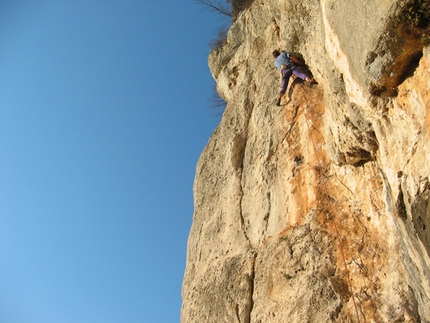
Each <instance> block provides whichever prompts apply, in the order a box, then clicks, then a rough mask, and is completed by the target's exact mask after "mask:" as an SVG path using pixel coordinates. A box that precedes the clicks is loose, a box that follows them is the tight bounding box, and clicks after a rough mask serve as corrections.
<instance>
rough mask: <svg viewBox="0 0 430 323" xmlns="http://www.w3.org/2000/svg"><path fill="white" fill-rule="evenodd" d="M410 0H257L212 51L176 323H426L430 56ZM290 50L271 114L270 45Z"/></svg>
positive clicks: (429, 313)
mask: <svg viewBox="0 0 430 323" xmlns="http://www.w3.org/2000/svg"><path fill="white" fill-rule="evenodd" d="M405 3H406V1H394V0H381V1H378V2H374V1H367V0H366V1H364V2H363V1H355V0H351V1H338V0H336V1H335V0H321V1H318V0H304V1H300V2H297V1H292V0H287V1H284V0H282V1H281V0H255V1H254V2H253V4H252V6H251V7H250V8H249V9H247V10H246V11H245V12H243V13H242V14H241V15H240V16H239V18H238V19H237V21H236V22H235V23H234V24H233V25H232V27H231V29H230V31H229V34H228V39H227V44H226V45H225V46H224V47H223V48H222V49H220V50H218V51H214V52H212V53H211V55H210V57H209V65H210V67H211V71H212V74H213V76H214V78H215V79H216V81H217V86H218V90H219V93H220V95H221V96H223V97H224V98H225V99H226V101H227V102H228V105H227V107H226V109H225V112H224V115H223V118H222V120H221V122H220V125H219V126H218V128H217V129H216V130H215V132H214V134H213V135H212V137H211V138H210V140H209V142H208V145H207V146H206V148H205V150H204V151H203V153H202V155H201V158H200V160H199V162H198V165H197V170H196V179H195V184H194V197H195V213H194V218H193V224H192V228H191V232H190V237H189V242H188V255H187V266H186V272H185V277H184V281H183V293H182V296H183V308H182V313H181V322H182V323H197V322H198V323H203V322H214V323H221V322H226V323H233V322H241V323H259V322H261V323H270V322H300V323H302V322H430V260H429V255H430V233H429V232H430V231H429V230H430V227H429V224H430V223H429V222H430V220H429V214H430V205H429V195H430V193H429V192H430V183H429V176H430V163H429V160H430V147H429V145H430V138H429V129H430V90H429V89H430V78H429V76H430V75H429V74H430V73H429V70H430V69H429V67H430V66H429V64H430V50H429V49H428V48H425V47H423V45H421V44H420V42H419V41H417V40H416V38H414V37H412V36H411V35H405V34H404V33H402V32H400V29H399V28H397V29H396V26H395V23H394V22H395V18H396V16H397V15H398V14H399V12H400V11H399V10H400V9H401V8H402V6H403V5H404V4H405ZM274 49H282V50H287V51H290V52H296V53H299V54H301V55H302V56H303V57H304V59H305V60H306V63H307V64H308V65H309V67H310V70H311V71H312V73H313V74H314V76H315V79H316V80H317V81H318V83H319V84H318V85H312V86H310V85H307V84H303V83H302V82H300V80H299V79H295V80H293V79H291V80H290V86H289V90H288V91H287V94H286V95H285V96H284V98H283V101H282V104H281V106H280V107H277V106H275V98H276V94H277V91H278V87H279V84H280V81H279V75H278V74H279V72H278V71H277V70H276V69H275V68H274V66H273V59H272V57H271V52H272V51H273V50H274Z"/></svg>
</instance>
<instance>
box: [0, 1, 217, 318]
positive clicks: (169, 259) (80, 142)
mask: <svg viewBox="0 0 430 323" xmlns="http://www.w3.org/2000/svg"><path fill="white" fill-rule="evenodd" d="M201 9H202V8H201V7H199V6H197V5H195V4H193V2H192V1H191V0H135V1H131V0H45V1H42V0H41V1H24V0H3V1H1V2H0V323H51V322H52V323H110V322H115V323H133V322H139V323H142V322H143V323H146V322H148V323H157V322H160V323H161V322H162V323H169V322H179V317H180V307H181V295H180V294H181V287H182V279H183V274H184V269H185V259H186V244H187V239H188V233H189V229H190V226H191V221H192V214H193V198H192V185H193V181H194V175H195V166H196V163H197V160H198V157H199V155H200V153H201V152H202V150H203V148H204V146H205V145H206V143H207V141H208V139H209V137H210V135H211V134H212V132H213V131H214V129H215V127H216V126H217V124H218V123H219V119H220V117H219V116H218V117H217V116H216V111H214V110H213V109H211V104H210V102H209V100H208V99H209V98H210V97H211V95H212V89H213V80H212V77H211V75H210V72H209V69H208V67H207V56H208V53H209V50H210V48H209V45H208V43H209V41H210V40H211V39H213V38H214V37H215V30H216V28H217V26H219V25H221V24H222V23H223V20H222V18H221V17H220V16H218V15H216V14H214V13H211V12H208V11H202V10H201Z"/></svg>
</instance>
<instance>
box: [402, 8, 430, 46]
mask: <svg viewBox="0 0 430 323" xmlns="http://www.w3.org/2000/svg"><path fill="white" fill-rule="evenodd" d="M396 23H397V24H399V23H404V25H405V28H406V30H408V31H410V32H413V33H414V34H417V35H419V36H420V37H421V41H422V42H424V43H426V45H427V44H428V43H429V41H430V0H413V1H411V2H409V3H408V4H406V6H405V7H404V8H403V10H402V12H401V13H400V15H399V16H398V18H397V21H396Z"/></svg>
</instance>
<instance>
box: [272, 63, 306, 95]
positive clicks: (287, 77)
mask: <svg viewBox="0 0 430 323" xmlns="http://www.w3.org/2000/svg"><path fill="white" fill-rule="evenodd" d="M281 73H282V85H281V91H280V92H279V95H280V96H282V95H284V93H285V91H287V87H288V82H289V81H290V76H291V75H293V74H294V75H295V76H297V77H300V78H301V79H302V80H305V79H306V78H307V77H308V76H309V75H308V74H307V73H306V72H304V71H303V70H301V69H300V68H299V67H295V66H294V67H292V68H287V69H286V70H282V71H281Z"/></svg>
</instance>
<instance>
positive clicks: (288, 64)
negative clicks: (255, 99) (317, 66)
mask: <svg viewBox="0 0 430 323" xmlns="http://www.w3.org/2000/svg"><path fill="white" fill-rule="evenodd" d="M272 55H273V57H274V58H275V66H276V67H277V68H278V69H279V70H280V71H281V75H282V84H281V90H280V91H279V94H278V100H277V101H276V105H277V106H279V105H280V104H281V98H282V97H283V96H284V94H285V92H286V91H287V86H288V82H289V80H290V76H291V75H293V74H294V75H296V76H297V77H299V78H301V79H302V80H305V81H306V82H309V83H314V82H315V81H314V79H313V77H312V76H311V75H310V74H309V72H307V71H305V70H304V69H303V68H300V65H303V63H302V61H301V60H300V59H299V58H297V57H294V56H293V55H291V54H290V53H288V52H282V53H280V52H279V51H278V50H274V51H273V53H272Z"/></svg>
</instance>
